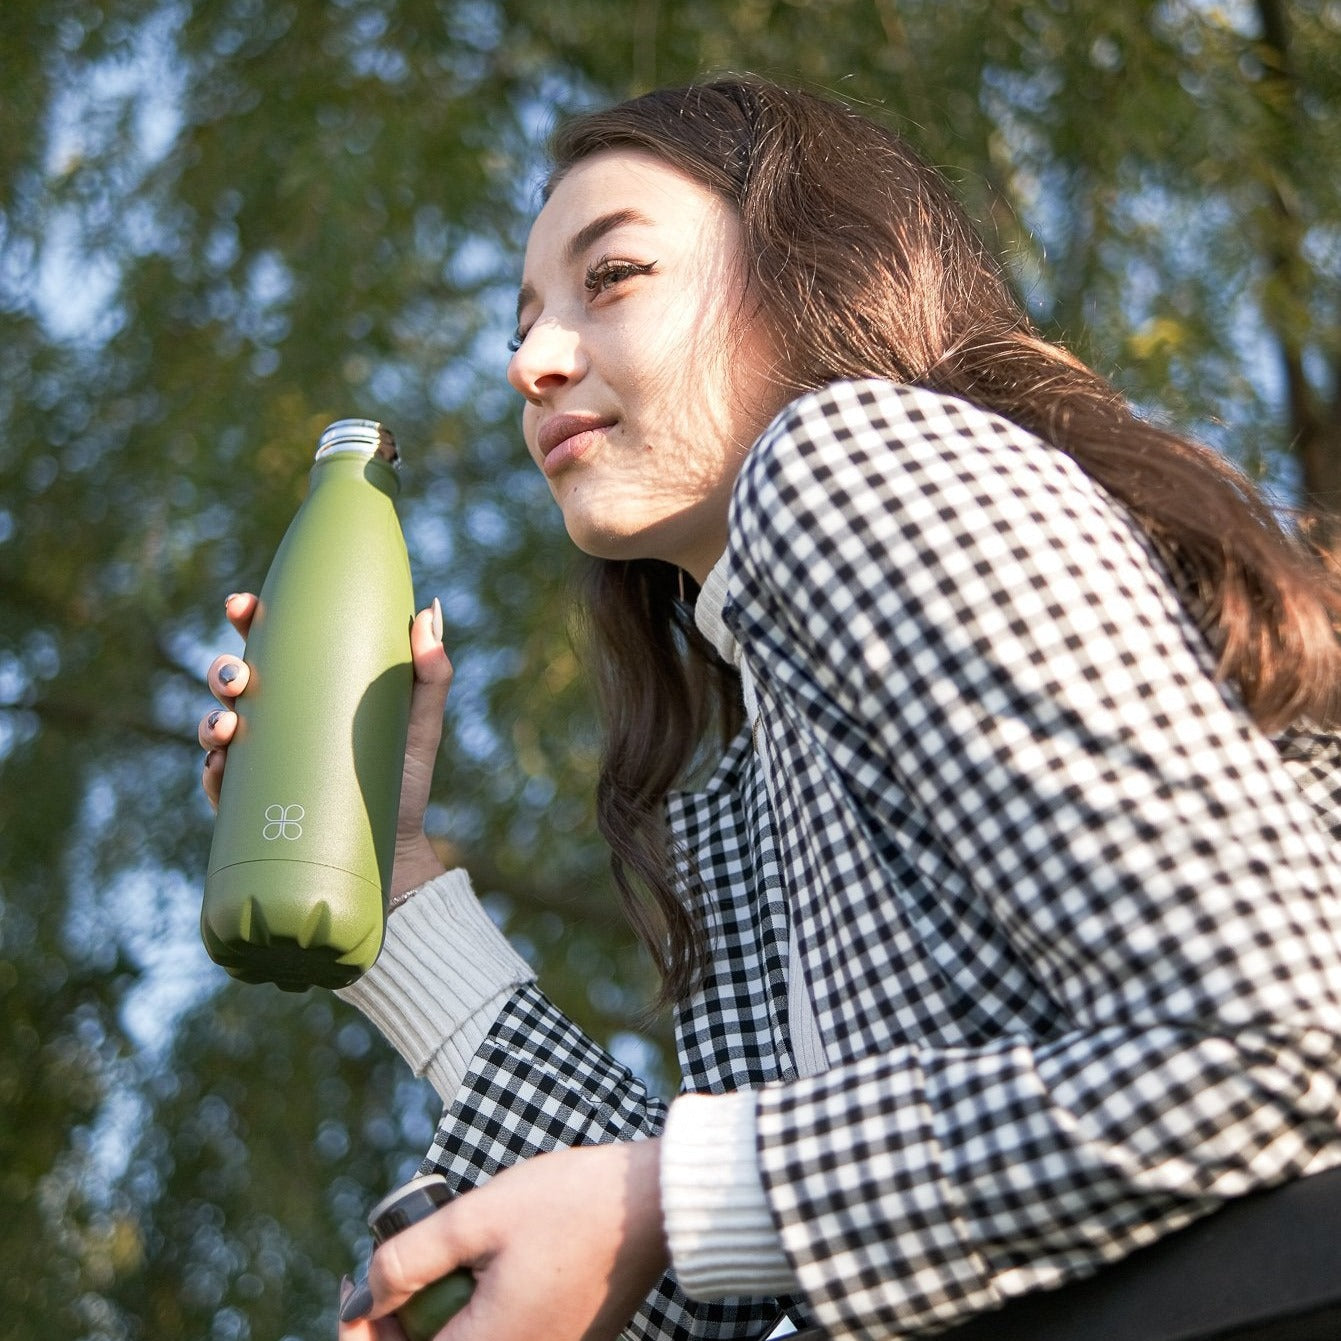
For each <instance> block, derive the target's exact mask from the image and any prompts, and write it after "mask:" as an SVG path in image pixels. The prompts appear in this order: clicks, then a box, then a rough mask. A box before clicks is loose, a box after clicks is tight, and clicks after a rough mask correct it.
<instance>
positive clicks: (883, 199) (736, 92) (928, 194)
mask: <svg viewBox="0 0 1341 1341" xmlns="http://www.w3.org/2000/svg"><path fill="white" fill-rule="evenodd" d="M611 148H622V149H637V150H642V151H645V152H647V153H650V154H652V155H655V156H656V157H657V158H659V159H661V160H663V161H664V162H666V163H668V164H670V165H671V166H673V167H675V168H678V169H679V170H681V171H682V172H684V173H686V174H687V175H688V176H690V177H691V178H693V179H694V180H696V181H698V182H699V183H701V184H703V185H704V186H706V187H707V188H708V189H710V190H712V191H715V192H717V193H719V194H720V195H721V196H722V197H723V198H724V199H726V200H727V201H728V202H729V203H730V204H731V205H732V206H733V208H734V209H735V210H736V211H737V212H738V213H739V216H740V219H741V224H742V237H743V251H744V259H745V264H746V265H747V267H748V273H749V282H750V284H751V285H752V286H753V290H754V293H755V295H756V296H757V300H758V302H759V305H760V318H761V319H762V320H765V321H767V322H769V323H770V324H771V326H772V327H773V330H774V332H775V334H776V336H777V337H778V339H777V343H778V344H779V345H780V347H782V348H783V349H784V350H785V351H786V357H787V358H788V359H789V360H790V366H788V367H786V368H784V369H781V370H780V373H781V375H782V376H783V377H784V378H785V380H786V381H787V382H788V383H789V384H791V385H792V386H794V388H795V390H797V391H798V392H799V391H801V390H806V389H810V388H814V387H817V386H821V385H824V384H825V383H828V382H832V381H836V380H839V379H843V378H861V377H884V378H890V379H892V380H895V381H898V382H903V383H907V384H911V385H916V386H921V387H926V388H928V389H931V390H934V391H938V392H942V393H945V394H948V395H953V396H958V397H961V398H963V399H964V400H967V401H970V402H972V403H973V404H975V405H978V406H980V407H982V408H984V409H987V410H990V411H994V412H996V413H998V414H1001V415H1003V416H1005V417H1006V418H1008V419H1010V420H1013V421H1014V422H1015V423H1017V424H1019V425H1021V426H1022V427H1024V428H1026V429H1028V430H1030V431H1032V432H1034V433H1036V434H1038V435H1039V436H1040V437H1041V438H1043V439H1044V440H1045V441H1046V442H1048V443H1049V444H1051V445H1052V446H1053V447H1055V448H1057V449H1058V450H1060V451H1063V452H1066V453H1067V454H1068V455H1070V456H1071V457H1073V458H1074V459H1075V460H1076V461H1077V462H1078V463H1079V464H1080V466H1081V467H1082V468H1083V469H1084V470H1085V471H1086V472H1087V473H1088V474H1089V475H1090V476H1091V477H1092V478H1093V479H1095V480H1096V481H1098V483H1100V484H1101V485H1102V486H1103V487H1104V488H1105V489H1106V490H1107V491H1108V492H1109V493H1110V494H1112V495H1113V496H1114V497H1116V498H1117V499H1119V500H1120V501H1121V502H1122V503H1123V504H1125V506H1126V507H1127V508H1128V509H1129V510H1130V512H1131V514H1132V515H1133V517H1134V518H1135V519H1136V520H1137V522H1138V523H1139V524H1140V525H1141V526H1142V527H1143V528H1144V529H1145V530H1146V532H1147V533H1148V534H1149V535H1150V537H1151V538H1152V540H1153V541H1154V543H1155V544H1156V545H1157V547H1158V548H1159V550H1160V552H1161V553H1162V554H1163V555H1164V556H1165V557H1166V559H1167V560H1168V562H1169V565H1170V568H1171V571H1172V572H1173V573H1174V574H1175V575H1176V577H1177V585H1178V587H1179V591H1180V594H1181V595H1182V597H1183V599H1184V601H1185V602H1186V603H1187V604H1188V606H1189V608H1191V609H1192V610H1193V611H1194V612H1195V614H1196V616H1197V618H1198V620H1199V621H1200V623H1201V625H1202V627H1203V629H1204V630H1205V633H1206V636H1207V638H1208V640H1209V642H1210V644H1211V646H1212V647H1213V648H1214V649H1215V650H1216V653H1217V656H1218V661H1219V673H1220V675H1221V676H1222V677H1224V678H1226V679H1228V680H1230V681H1231V682H1233V683H1234V684H1235V685H1236V686H1237V687H1238V689H1239V691H1240V692H1241V694H1242V696H1243V699H1244V701H1245V703H1246V704H1247V707H1248V709H1249V711H1250V712H1251V713H1252V715H1253V717H1254V718H1255V719H1256V721H1257V722H1258V723H1259V724H1260V725H1261V726H1262V727H1263V728H1264V729H1266V730H1272V729H1277V728H1280V727H1283V726H1285V725H1287V724H1289V723H1292V722H1295V721H1297V720H1300V719H1304V718H1308V719H1312V720H1313V721H1315V722H1318V723H1333V722H1335V721H1336V720H1337V718H1338V712H1339V709H1341V701H1339V695H1338V685H1339V684H1341V675H1339V674H1338V670H1339V668H1341V666H1339V659H1341V648H1339V647H1338V643H1337V639H1336V635H1335V623H1334V620H1335V618H1336V616H1337V615H1338V613H1341V590H1339V589H1338V585H1337V583H1336V581H1335V580H1334V579H1333V578H1332V577H1331V576H1330V575H1329V574H1328V572H1327V571H1326V570H1325V569H1324V568H1323V566H1322V565H1321V564H1320V562H1319V561H1318V560H1317V558H1316V557H1315V556H1314V555H1312V554H1311V553H1310V552H1309V551H1308V550H1307V549H1306V548H1305V547H1304V545H1303V544H1302V543H1300V542H1298V541H1297V540H1296V539H1294V538H1293V537H1291V536H1290V535H1289V534H1287V533H1286V532H1285V531H1284V530H1283V529H1282V527H1281V526H1280V524H1279V523H1278V522H1277V519H1276V517H1275V515H1274V514H1273V512H1272V510H1271V509H1270V507H1269V506H1268V505H1267V504H1266V502H1265V501H1264V500H1263V499H1262V498H1261V497H1260V496H1259V494H1258V493H1257V491H1256V490H1255V489H1254V488H1253V486H1252V484H1251V482H1250V481H1248V480H1247V479H1246V478H1245V477H1244V476H1243V475H1242V474H1241V473H1240V472H1239V471H1237V470H1236V469H1235V468H1234V467H1233V466H1231V465H1230V464H1229V463H1228V462H1227V461H1226V460H1225V459H1224V458H1223V457H1221V456H1220V455H1219V454H1218V453H1217V452H1215V451H1213V450H1212V449H1210V448H1208V447H1205V446H1202V445H1199V444H1197V443H1194V442H1191V441H1189V440H1187V439H1185V438H1182V437H1179V436H1177V435H1176V434H1174V433H1171V432H1168V431H1166V430H1163V429H1161V428H1158V427H1156V426H1154V425H1151V424H1149V423H1147V422H1145V421H1143V420H1141V419H1140V418H1138V417H1137V415H1136V414H1135V413H1134V411H1133V410H1132V409H1131V407H1130V406H1129V405H1128V403H1127V402H1126V401H1125V399H1124V398H1123V397H1122V396H1121V394H1120V393H1119V392H1118V391H1117V390H1116V389H1115V388H1114V387H1113V386H1112V385H1111V384H1110V383H1109V382H1107V381H1106V380H1104V379H1103V378H1102V377H1100V376H1099V375H1098V374H1097V373H1094V372H1093V371H1091V370H1090V369H1088V368H1086V367H1085V366H1084V365H1083V364H1081V363H1080V362H1079V361H1078V360H1077V359H1075V358H1074V357H1072V356H1071V355H1070V354H1068V353H1066V352H1065V351H1063V350H1062V349H1060V348H1059V347H1057V346H1055V345H1052V344H1049V343H1047V342H1045V341H1044V340H1042V339H1040V338H1039V337H1038V336H1037V335H1036V334H1035V333H1034V332H1033V331H1032V330H1031V328H1030V325H1029V322H1028V319H1027V317H1026V315H1025V313H1024V312H1023V310H1022V309H1021V307H1020V305H1019V303H1018V301H1017V300H1016V299H1015V297H1014V295H1013V294H1012V292H1011V289H1010V286H1009V285H1008V284H1007V283H1006V281H1005V279H1004V277H1003V275H1002V272H1001V269H1000V267H999V265H998V264H997V262H996V260H995V259H994V258H993V257H992V256H991V255H990V253H989V252H988V251H987V249H986V247H985V246H984V245H983V243H982V241H981V239H980V238H979V237H978V236H977V234H976V232H975V231H974V229H973V227H972V225H971V224H970V222H969V220H968V219H967V217H966V215H965V214H964V212H963V211H962V210H961V209H960V207H959V205H958V203H957V202H956V201H955V199H954V198H953V196H952V194H951V192H950V190H949V187H948V186H947V184H946V183H945V181H944V180H943V179H942V178H941V176H940V175H939V174H938V173H936V172H935V171H933V170H932V169H931V168H930V167H928V166H927V165H926V164H925V163H924V162H923V161H922V160H921V159H920V158H919V157H918V156H917V155H916V154H915V153H914V152H913V151H912V150H911V149H910V148H909V147H908V146H907V145H906V144H905V143H904V142H903V141H902V140H901V139H899V138H898V137H897V136H895V135H893V134H891V133H890V132H889V131H887V130H885V129H883V128H882V127H880V126H878V125H876V124H875V123H874V122H872V121H871V120H869V119H868V118H866V117H864V116H862V115H860V114H858V113H856V112H854V111H852V110H851V109H849V108H848V107H846V106H844V105H842V104H841V103H838V102H834V101H830V100H828V99H825V98H820V97H817V96H815V95H813V94H809V93H804V92H799V91H795V90H790V89H785V88H781V87H778V86H776V85H773V84H770V83H765V82H763V81H759V80H754V79H722V80H715V81H712V82H710V83H705V84H701V85H696V86H693V87H690V88H683V89H673V90H663V91H660V92H655V93H650V94H647V95H645V96H643V97H639V98H635V99H633V100H631V101H629V102H626V103H623V104H621V105H619V106H617V107H614V108H611V109H609V110H606V111H598V112H594V113H591V114H588V115H585V116H583V117H581V118H579V119H577V120H575V121H573V122H571V123H569V124H567V125H566V126H563V127H561V128H560V130H559V131H558V133H557V135H556V136H555V138H554V140H553V143H552V146H551V153H552V163H553V174H552V175H551V178H550V186H549V189H553V186H554V185H555V184H556V183H557V181H558V180H559V178H560V177H562V175H563V174H564V173H565V172H566V171H567V170H568V169H569V168H571V167H572V166H573V165H574V164H576V163H578V162H580V161H581V160H582V159H584V158H586V157H588V156H589V155H591V154H594V153H597V152H599V151H601V150H603V149H611ZM676 581H677V578H676V572H675V570H674V569H673V568H671V567H669V566H668V565H666V564H664V563H660V562H658V561H655V560H646V561H633V562H615V561H604V560H601V561H595V563H594V566H593V568H592V570H591V577H590V581H589V584H588V586H587V589H586V591H585V605H586V611H587V615H588V621H589V632H590V645H591V648H592V652H593V655H594V657H595V660H596V663H597V673H598V685H599V692H600V696H601V701H602V708H603V713H604V719H605V720H604V725H605V733H606V736H605V739H606V745H605V753H604V757H603V760H602V765H601V776H600V781H599V785H598V793H597V813H598V822H599V824H600V827H601V829H602V832H603V833H604V835H605V837H606V839H607V841H608V842H609V844H610V847H611V851H612V860H613V867H614V875H615V881H616V884H617V886H618V888H619V891H620V894H621V897H622V899H623V901H624V903H625V906H626V909H627V911H628V913H629V915H630V917H631V919H632V921H633V925H634V926H635V928H636V929H637V930H638V932H639V934H640V936H641V937H642V939H643V940H644V942H645V943H646V944H647V946H648V948H649V951H650V953H651V955H652V957H653V959H654V961H655V963H656V965H657V967H658V969H659V970H660V972H661V975H662V994H661V995H662V1000H674V999H678V998H680V997H682V996H683V995H685V994H686V993H687V992H688V991H689V990H691V989H692V987H693V984H694V982H695V980H696V976H697V973H698V970H699V968H700V967H701V965H702V963H703V955H704V940H703V934H702V931H701V928H700V924H699V920H698V918H697V917H696V916H695V914H694V912H693V910H692V906H687V898H688V897H689V894H688V891H686V890H683V889H682V890H681V891H680V892H679V893H677V889H676V884H675V879H674V877H673V875H672V871H671V865H672V863H671V861H670V853H669V852H668V850H667V839H666V833H665V825H664V818H663V810H664V803H665V799H666V794H667V792H668V791H669V790H670V789H671V788H672V787H673V786H675V785H676V784H677V782H679V781H680V780H681V779H682V778H683V777H684V775H685V774H686V772H687V770H688V769H689V768H690V766H691V764H692V763H693V761H694V760H695V759H696V758H697V757H698V755H699V753H700V751H701V749H702V747H703V745H704V742H705V740H706V739H707V736H708V734H709V732H710V729H711V726H712V724H713V723H714V722H715V723H716V724H717V725H718V726H719V727H720V729H721V731H722V733H723V734H724V735H726V736H729V735H730V734H731V733H732V732H733V731H734V730H735V729H736V728H737V726H738V724H739V721H740V708H739V702H738V696H739V687H738V683H737V682H736V681H735V680H734V676H733V674H732V673H731V672H730V671H729V670H728V669H727V668H725V667H723V666H722V664H721V663H720V661H719V660H718V659H717V657H716V654H715V653H714V652H713V651H712V650H711V649H709V648H708V647H707V646H706V645H705V644H704V641H703V640H702V638H701V637H700V636H699V634H698V633H697V631H696V630H695V628H694V625H693V620H692V615H691V613H690V609H689V607H688V606H687V605H686V604H685V603H684V602H681V601H679V600H678V599H677V587H676Z"/></svg>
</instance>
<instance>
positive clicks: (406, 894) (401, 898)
mask: <svg viewBox="0 0 1341 1341" xmlns="http://www.w3.org/2000/svg"><path fill="white" fill-rule="evenodd" d="M414 895H415V891H414V890H413V889H406V890H402V891H401V892H400V893H399V894H397V895H395V896H394V897H393V898H392V900H391V902H390V903H388V904H387V906H386V915H387V916H388V917H390V916H391V914H392V913H394V912H395V911H396V909H397V908H399V907H400V906H401V904H402V903H409V901H410V900H411V899H412V898H414Z"/></svg>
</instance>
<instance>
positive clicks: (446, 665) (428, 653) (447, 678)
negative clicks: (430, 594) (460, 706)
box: [410, 596, 452, 701]
mask: <svg viewBox="0 0 1341 1341" xmlns="http://www.w3.org/2000/svg"><path fill="white" fill-rule="evenodd" d="M410 656H411V657H412V658H413V660H414V678H415V679H416V680H417V681H418V682H419V683H420V684H426V685H433V686H435V687H436V688H437V689H439V690H440V691H441V695H442V698H443V700H444V701H445V700H446V698H447V691H448V689H450V688H451V686H452V663H451V661H450V660H449V659H448V656H447V649H446V647H444V646H443V641H442V602H441V601H439V600H438V598H437V597H436V596H435V597H434V598H433V604H432V605H430V606H428V607H427V608H426V609H423V610H421V611H420V612H419V613H418V614H417V615H415V617H414V623H412V624H411V625H410Z"/></svg>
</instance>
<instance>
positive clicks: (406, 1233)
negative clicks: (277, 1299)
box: [340, 1140, 669, 1341]
mask: <svg viewBox="0 0 1341 1341" xmlns="http://www.w3.org/2000/svg"><path fill="white" fill-rule="evenodd" d="M659 1159H660V1142H658V1141H654V1140H653V1141H621V1142H616V1143H614V1144H611V1145H593V1146H578V1147H574V1148H572V1149H565V1150H555V1151H551V1152H550V1153H549V1154H545V1155H537V1156H536V1157H535V1158H534V1159H529V1160H524V1161H523V1162H522V1163H520V1164H517V1165H514V1166H513V1167H512V1168H510V1169H505V1170H504V1171H503V1172H502V1173H500V1174H498V1175H497V1176H496V1177H495V1178H493V1179H492V1180H491V1181H490V1182H488V1183H486V1184H484V1186H483V1187H480V1188H476V1189H475V1190H474V1191H473V1192H468V1193H466V1194H465V1195H464V1196H462V1197H459V1198H457V1200H455V1201H453V1202H450V1203H448V1205H446V1206H444V1207H443V1208H442V1209H441V1210H439V1211H435V1212H434V1213H433V1214H432V1215H430V1216H429V1217H428V1218H427V1219H424V1220H421V1221H420V1222H419V1223H418V1224H416V1225H411V1226H410V1228H409V1229H406V1230H402V1231H401V1232H400V1233H399V1234H397V1235H396V1236H395V1237H394V1238H392V1239H389V1240H388V1241H387V1242H386V1243H384V1244H383V1245H382V1246H381V1247H380V1248H378V1249H377V1251H376V1252H375V1253H374V1254H373V1258H372V1265H371V1267H370V1269H369V1273H368V1281H367V1292H366V1293H365V1292H360V1291H356V1292H355V1294H354V1295H351V1296H348V1297H347V1298H346V1301H345V1304H344V1306H343V1308H344V1311H345V1312H346V1313H348V1314H350V1316H351V1317H353V1316H354V1315H359V1316H360V1317H361V1320H358V1321H352V1322H348V1323H345V1324H343V1325H342V1326H341V1328H340V1341H374V1339H377V1341H385V1339H386V1338H388V1337H391V1336H394V1335H395V1333H394V1332H392V1331H390V1330H386V1328H387V1323H386V1321H383V1320H384V1319H386V1318H387V1315H388V1314H390V1313H392V1312H393V1311H394V1310H395V1309H397V1308H399V1307H400V1306H401V1304H403V1303H404V1302H405V1301H406V1300H407V1299H408V1298H409V1297H410V1296H411V1295H412V1294H414V1293H415V1292H416V1291H418V1290H421V1289H423V1287H424V1286H425V1285H427V1284H429V1283H430V1282H432V1281H435V1280H437V1279H438V1278H439V1277H441V1276H444V1275H446V1274H447V1272H449V1271H451V1270H452V1269H453V1268H455V1267H459V1266H466V1267H469V1268H470V1269H471V1270H472V1271H473V1272H474V1273H475V1281H476V1283H475V1292H474V1294H472V1295H471V1298H470V1302H469V1303H468V1304H467V1305H466V1306H465V1308H463V1309H462V1310H461V1311H460V1312H459V1313H458V1314H457V1315H456V1316H455V1317H454V1318H453V1319H452V1321H451V1322H450V1323H449V1324H448V1325H447V1327H446V1328H444V1330H443V1331H441V1332H440V1333H439V1334H438V1336H439V1338H440V1341H538V1339H539V1338H544V1341H613V1338H615V1337H618V1335H619V1334H620V1332H621V1331H622V1330H623V1329H624V1327H625V1326H626V1325H627V1324H628V1321H629V1319H630V1318H632V1317H633V1315H634V1313H636V1312H637V1310H638V1306H639V1305H640V1304H641V1303H642V1301H643V1299H644V1298H646V1296H647V1294H648V1292H649V1291H650V1290H651V1289H652V1287H653V1286H654V1285H655V1284H656V1283H657V1281H658V1280H660V1278H661V1275H662V1273H663V1272H664V1271H665V1270H666V1266H667V1263H668V1260H669V1257H668V1253H667V1250H666V1241H665V1235H664V1232H663V1230H662V1225H661V1178H660V1167H659ZM355 1296H357V1297H355ZM374 1320H375V1321H374Z"/></svg>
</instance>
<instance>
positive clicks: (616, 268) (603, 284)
mask: <svg viewBox="0 0 1341 1341" xmlns="http://www.w3.org/2000/svg"><path fill="white" fill-rule="evenodd" d="M656 264H657V263H656V262H655V261H617V260H614V259H613V258H612V257H609V256H603V257H602V258H601V259H600V260H599V261H595V262H593V263H592V264H591V265H589V266H588V267H587V273H586V274H585V275H584V276H583V279H582V287H583V288H584V289H585V290H586V291H587V292H588V293H589V294H591V295H593V296H595V295H598V294H601V293H604V292H605V291H606V290H607V289H610V288H613V287H614V286H615V285H616V284H620V283H622V282H623V281H624V280H626V279H633V278H634V277H635V276H637V275H650V274H651V273H652V271H653V270H655V269H656ZM525 339H526V332H525V331H524V330H522V329H521V327H520V326H518V327H517V329H516V330H515V331H514V332H513V333H512V338H511V339H509V340H508V349H509V350H510V351H511V352H512V353H514V354H515V353H516V352H517V350H519V349H520V348H521V346H522V341H523V340H525Z"/></svg>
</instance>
